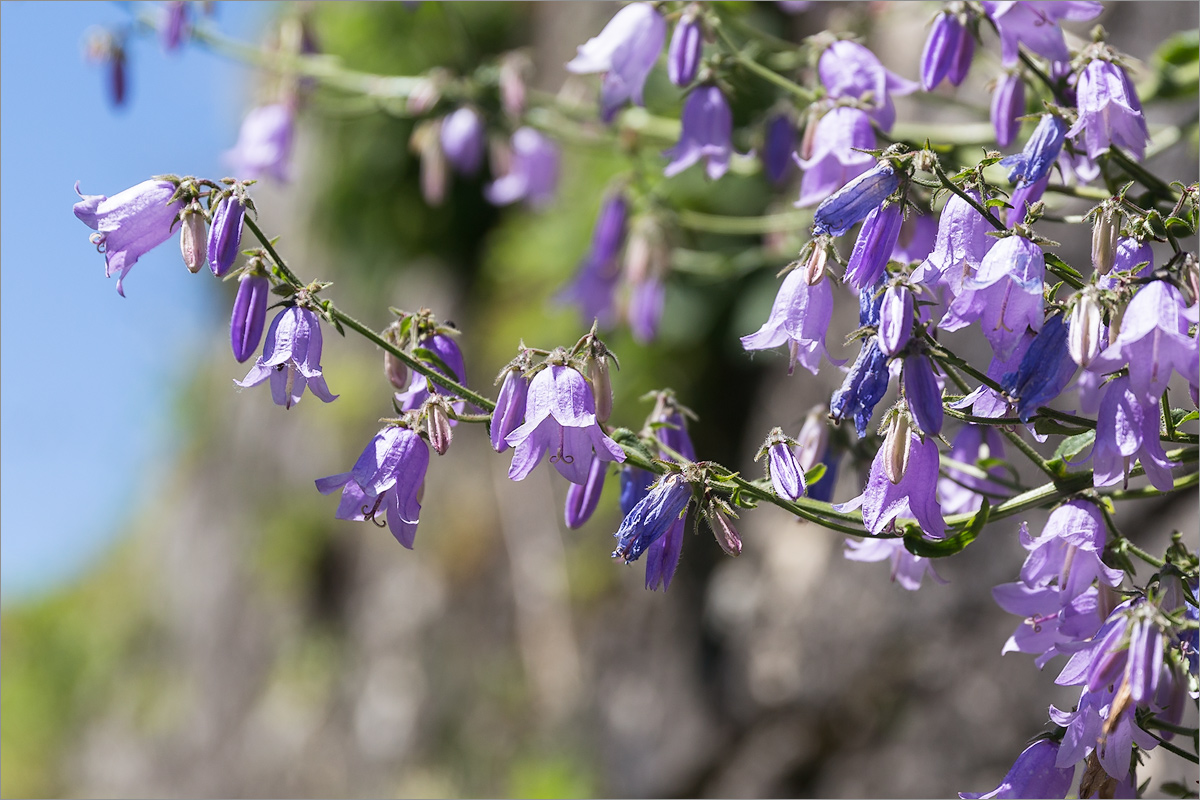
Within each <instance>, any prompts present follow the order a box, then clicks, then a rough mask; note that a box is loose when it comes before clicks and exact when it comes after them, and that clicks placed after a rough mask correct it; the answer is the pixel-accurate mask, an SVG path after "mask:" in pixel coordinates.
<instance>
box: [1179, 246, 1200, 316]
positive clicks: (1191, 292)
mask: <svg viewBox="0 0 1200 800" xmlns="http://www.w3.org/2000/svg"><path fill="white" fill-rule="evenodd" d="M1180 273H1181V275H1182V277H1183V281H1182V283H1183V295H1184V300H1186V301H1187V304H1188V305H1189V306H1191V305H1195V303H1196V301H1197V300H1198V299H1200V262H1197V261H1196V257H1195V256H1194V255H1192V254H1191V253H1188V254H1187V255H1185V256H1184V258H1183V269H1182V270H1180Z"/></svg>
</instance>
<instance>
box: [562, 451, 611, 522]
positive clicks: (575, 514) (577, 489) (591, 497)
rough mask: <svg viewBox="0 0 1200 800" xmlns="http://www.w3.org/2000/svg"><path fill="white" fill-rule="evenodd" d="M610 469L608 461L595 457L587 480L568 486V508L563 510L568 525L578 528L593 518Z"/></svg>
mask: <svg viewBox="0 0 1200 800" xmlns="http://www.w3.org/2000/svg"><path fill="white" fill-rule="evenodd" d="M607 471H608V467H607V462H605V461H603V460H601V459H599V458H593V459H592V464H591V466H590V467H589V468H588V473H587V480H586V481H584V482H583V483H572V484H571V485H570V486H568V487H567V503H566V510H565V511H564V512H563V513H564V517H565V521H566V523H567V527H568V528H570V529H571V530H577V529H578V528H581V527H583V524H584V523H585V522H587V521H588V520H589V519H591V518H592V514H594V513H595V511H596V506H597V505H599V504H600V495H601V493H602V492H603V491H604V475H605V473H606V472H607Z"/></svg>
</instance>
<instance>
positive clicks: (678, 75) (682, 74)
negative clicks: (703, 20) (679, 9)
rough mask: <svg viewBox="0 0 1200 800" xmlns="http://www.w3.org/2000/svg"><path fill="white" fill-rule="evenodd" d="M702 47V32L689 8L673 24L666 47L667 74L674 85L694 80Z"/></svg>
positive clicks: (686, 83)
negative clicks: (677, 21)
mask: <svg viewBox="0 0 1200 800" xmlns="http://www.w3.org/2000/svg"><path fill="white" fill-rule="evenodd" d="M703 47H704V32H703V31H702V30H701V29H700V23H699V22H697V21H696V14H695V12H694V11H691V10H689V11H688V12H687V13H685V14H684V15H683V18H682V19H680V20H679V24H678V25H676V26H675V33H674V35H672V36H671V44H670V46H669V47H668V49H667V76H668V77H669V78H670V79H671V83H673V84H675V85H676V86H687V85H688V84H690V83H691V82H692V81H694V80H696V72H697V70H699V68H700V53H701V50H702V48H703Z"/></svg>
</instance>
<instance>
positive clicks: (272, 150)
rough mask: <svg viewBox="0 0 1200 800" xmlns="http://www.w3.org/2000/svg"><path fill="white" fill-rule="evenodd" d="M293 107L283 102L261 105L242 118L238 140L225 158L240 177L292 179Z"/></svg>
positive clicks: (226, 153)
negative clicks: (282, 103)
mask: <svg viewBox="0 0 1200 800" xmlns="http://www.w3.org/2000/svg"><path fill="white" fill-rule="evenodd" d="M294 125H295V122H294V112H293V110H292V109H291V108H290V107H288V106H286V105H281V104H275V105H266V106H259V107H258V108H255V109H253V110H251V111H250V113H248V114H247V115H246V118H245V120H243V121H242V128H241V131H240V132H239V133H238V140H237V144H235V145H234V146H233V149H232V150H227V151H226V152H225V156H224V158H225V161H226V162H227V163H228V164H229V165H230V167H232V168H233V171H234V173H235V174H236V175H237V177H239V178H254V179H259V178H264V177H268V178H274V179H275V180H277V181H279V182H280V183H287V182H288V181H289V180H290V179H291V165H290V163H289V162H290V160H291V156H292V130H293V126H294Z"/></svg>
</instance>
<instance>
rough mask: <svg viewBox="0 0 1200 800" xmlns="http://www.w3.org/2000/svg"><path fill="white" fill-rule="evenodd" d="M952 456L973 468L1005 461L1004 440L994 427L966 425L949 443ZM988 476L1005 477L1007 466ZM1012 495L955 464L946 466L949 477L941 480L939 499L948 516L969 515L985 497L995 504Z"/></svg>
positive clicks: (994, 468)
mask: <svg viewBox="0 0 1200 800" xmlns="http://www.w3.org/2000/svg"><path fill="white" fill-rule="evenodd" d="M949 456H950V458H951V459H953V460H954V461H957V462H958V463H960V464H969V465H972V466H974V465H975V464H976V463H977V462H979V461H983V460H987V459H995V458H1004V438H1003V437H1002V436H1001V435H1000V432H999V431H998V430H996V428H995V427H993V426H991V425H972V424H969V423H968V424H966V425H964V426H962V428H960V429H959V431H958V433H957V434H956V435H955V437H954V440H953V441H952V442H951V443H950V453H949ZM987 474H988V475H990V476H992V477H993V478H1003V477H1004V476H1005V475H1006V474H1007V473H1006V472H1005V470H1004V467H1002V466H1001V467H992V468H991V469H989V470H988V471H987ZM1010 494H1012V490H1010V489H1009V488H1008V487H1006V486H1004V485H1003V484H1000V483H996V482H994V481H991V480H987V479H986V478H982V477H979V476H978V475H975V474H968V473H966V472H963V471H962V470H960V469H957V468H955V467H954V466H953V465H947V466H946V476H945V477H944V478H941V479H940V480H938V498H939V501H940V502H941V504H942V511H943V513H946V514H969V513H974V512H976V511H978V510H979V508H980V506H982V505H983V499H984V497H987V498H988V500H989V501H990V502H992V503H996V502H998V500H999V498H1002V497H1006V496H1008V495H1010Z"/></svg>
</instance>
